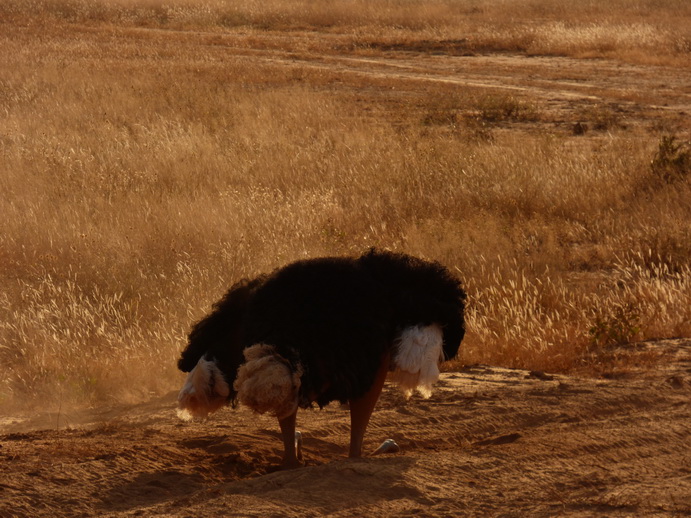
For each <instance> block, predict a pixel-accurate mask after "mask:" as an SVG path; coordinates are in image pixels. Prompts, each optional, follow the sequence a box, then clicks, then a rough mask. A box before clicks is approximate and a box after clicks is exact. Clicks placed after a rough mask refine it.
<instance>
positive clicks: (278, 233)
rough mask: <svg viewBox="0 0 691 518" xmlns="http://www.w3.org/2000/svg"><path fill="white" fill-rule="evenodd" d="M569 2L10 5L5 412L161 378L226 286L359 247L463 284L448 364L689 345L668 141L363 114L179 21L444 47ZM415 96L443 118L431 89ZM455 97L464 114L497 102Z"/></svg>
mask: <svg viewBox="0 0 691 518" xmlns="http://www.w3.org/2000/svg"><path fill="white" fill-rule="evenodd" d="M630 4H631V3H630V2H627V5H630ZM608 5H609V6H612V7H602V6H601V5H600V3H598V4H592V5H591V6H590V9H591V10H590V11H587V10H586V11H587V12H590V13H591V14H590V15H585V14H582V13H581V14H580V15H579V16H580V17H581V18H580V19H586V18H587V19H588V20H589V21H588V23H596V22H594V21H593V20H596V19H600V14H599V13H600V11H601V10H602V9H612V10H613V11H612V14H611V19H610V21H609V22H608V23H613V22H612V20H618V19H620V18H619V17H617V16H615V14H614V12H615V11H614V7H613V6H616V5H619V6H621V5H623V4H622V3H617V2H613V3H610V4H608ZM635 5H636V6H638V9H639V10H641V12H645V13H649V16H647V15H646V16H644V18H646V19H649V20H659V19H662V18H665V17H666V16H670V17H671V15H670V12H671V10H672V9H673V8H674V7H678V8H679V9H680V10H681V11H682V12H684V13H685V12H687V11H688V7H684V6H686V3H685V2H678V3H675V2H672V1H668V2H657V3H655V2H643V1H641V2H637V3H635ZM656 5H660V6H662V7H660V8H659V9H658V8H657V7H656ZM423 7H424V8H423ZM502 9H504V10H502ZM573 9H574V8H573V7H571V6H570V4H568V3H566V2H557V1H548V0H543V1H542V2H530V3H528V2H500V3H498V4H496V3H492V5H491V6H489V5H486V4H484V3H481V2H465V3H464V2H454V3H450V2H446V3H444V2H439V3H434V2H432V3H428V2H423V3H421V2H383V1H382V2H378V1H374V2H359V1H355V2H340V3H339V2H335V3H331V2H329V3H321V2H305V3H300V2H297V3H294V2H290V3H289V2H268V3H261V4H260V3H243V4H242V6H239V5H237V4H235V3H231V2H222V1H219V0H216V1H211V2H206V3H203V4H200V3H196V2H170V3H166V4H162V3H157V2H144V1H142V2H137V1H134V0H133V1H131V2H126V1H124V0H123V1H110V2H107V1H103V2H83V1H78V0H50V1H49V0H46V1H41V0H39V1H36V2H31V1H29V0H10V1H8V2H5V3H3V6H2V7H0V13H2V16H3V20H4V21H3V26H4V27H5V28H6V29H8V31H7V32H4V31H0V33H2V34H4V35H0V48H2V49H3V50H4V52H3V53H1V54H2V57H0V68H1V69H2V70H3V72H2V75H1V76H0V81H1V85H0V86H1V89H0V114H2V115H1V116H0V149H2V153H1V154H0V191H1V192H2V196H0V213H1V214H2V215H3V217H2V218H0V264H2V268H1V269H0V283H1V284H2V290H1V291H0V363H1V364H2V365H3V366H4V368H3V369H2V370H0V407H4V408H10V407H11V406H12V405H15V404H19V403H26V402H30V403H32V404H36V405H54V404H58V403H59V402H64V403H65V404H66V403H68V402H81V403H95V402H102V401H115V400H118V401H123V400H138V399H141V398H144V397H148V396H150V395H152V394H160V393H163V392H165V391H168V390H171V389H172V388H174V387H175V386H176V383H177V382H178V381H179V376H180V374H179V373H177V372H176V371H175V359H176V355H177V353H178V351H179V350H180V349H181V348H182V347H183V346H184V340H185V335H186V332H187V330H188V329H189V326H190V324H191V323H192V321H193V320H194V319H196V318H199V317H200V316H202V315H203V314H204V313H205V312H206V311H207V310H208V308H209V305H210V303H211V302H213V301H214V300H216V299H217V298H218V297H219V296H220V295H221V294H222V293H223V292H224V291H225V289H226V288H227V287H228V286H229V285H230V284H231V283H232V282H234V281H235V280H237V279H238V278H240V277H242V276H247V275H253V274H256V273H258V272H261V271H266V270H270V269H271V268H274V267H277V266H279V265H281V264H284V263H285V262H287V261H291V260H294V259H298V258H303V257H312V256H318V255H324V254H357V253H360V252H362V251H363V250H365V249H366V248H367V247H370V246H378V247H385V248H391V249H395V250H401V251H406V252H409V253H412V254H417V255H420V256H423V257H427V258H431V259H437V260H440V261H442V262H443V263H444V264H446V265H447V266H448V267H449V268H451V269H453V270H454V271H457V272H458V274H459V275H460V276H461V277H463V278H464V279H465V281H466V284H467V289H468V292H469V295H470V304H469V308H468V310H469V311H468V328H469V333H468V336H467V339H466V341H465V342H464V347H463V352H462V356H461V361H462V362H477V361H482V362H487V363H500V364H502V365H507V366H515V367H529V368H533V369H545V370H562V371H567V370H569V369H572V368H574V367H577V366H579V365H581V363H582V362H584V361H587V358H588V357H589V356H588V354H589V353H590V352H593V351H597V350H599V349H601V348H603V347H606V346H608V345H610V344H611V343H615V342H622V341H629V340H638V339H645V338H650V337H660V336H679V335H686V336H688V335H689V333H691V320H690V319H691V284H690V283H691V271H689V257H691V235H690V234H691V231H690V229H689V223H688V222H689V221H690V220H691V218H690V216H691V192H690V188H689V180H688V171H687V170H686V169H685V167H686V166H685V165H683V161H682V166H681V169H680V168H679V166H677V165H674V164H676V162H674V160H673V157H671V158H670V157H668V159H667V162H668V165H669V166H670V167H673V168H675V167H676V168H677V172H678V173H679V174H678V175H677V176H674V178H673V180H670V179H669V178H668V177H667V176H664V175H661V174H659V173H658V172H657V170H656V169H655V168H653V167H651V161H653V159H654V158H655V157H656V156H659V154H660V136H659V135H657V134H654V133H653V134H650V135H642V134H640V133H627V132H623V131H622V132H612V133H611V134H610V135H609V136H608V137H606V138H602V139H599V140H593V141H588V142H589V143H584V142H579V145H574V142H573V141H572V140H573V139H568V138H556V137H555V136H553V135H550V134H547V133H545V134H540V133H537V134H536V133H525V132H521V131H509V132H500V133H497V134H496V135H494V137H493V138H491V139H490V138H485V135H484V133H483V132H484V130H483V129H482V128H481V127H480V126H478V125H477V124H476V123H474V122H473V120H470V119H468V120H467V121H465V122H464V121H461V123H460V128H458V129H457V130H456V131H453V132H449V131H437V129H438V128H437V126H436V125H435V124H436V123H435V122H434V120H430V119H429V117H427V116H425V113H420V114H417V113H408V112H405V113H396V114H394V115H395V117H394V116H392V117H390V118H387V117H386V115H387V113H388V112H386V111H385V110H382V111H378V112H376V113H377V116H376V117H372V116H370V115H368V113H369V112H367V111H365V110H364V109H363V104H362V102H361V100H360V99H358V97H357V96H349V95H344V94H343V93H341V92H340V91H338V90H330V89H327V88H324V87H323V86H322V85H321V83H320V82H319V81H320V80H319V79H318V78H316V77H315V76H312V75H310V73H309V72H301V73H300V74H299V78H298V79H299V80H297V79H296V72H295V71H294V70H288V69H276V68H271V67H269V66H268V65H258V64H256V63H252V62H251V61H248V62H243V61H238V60H234V61H227V60H225V59H224V56H223V55H222V54H218V53H217V52H216V51H215V50H214V48H213V47H212V46H209V45H194V44H190V40H189V39H183V37H184V38H188V37H190V36H191V37H192V41H193V42H194V33H193V32H190V31H188V29H190V28H194V29H199V28H214V29H215V30H224V29H223V28H224V27H228V26H229V25H233V26H234V25H247V26H250V27H252V28H253V30H256V31H260V30H276V31H279V30H284V29H285V28H286V27H289V28H290V27H297V26H300V25H301V24H307V25H309V26H312V27H314V26H318V27H322V28H323V30H329V31H335V30H342V31H344V32H347V31H357V30H359V29H362V30H363V31H364V30H366V31H370V32H369V33H370V34H375V32H376V31H379V33H378V34H379V35H378V36H377V37H378V38H380V39H381V38H383V39H386V38H390V39H393V38H394V37H395V34H398V33H399V32H400V31H417V33H416V34H418V36H420V37H422V36H424V35H426V34H428V33H430V34H432V33H435V31H436V32H437V33H439V34H441V35H442V36H443V37H446V36H448V35H449V34H450V33H449V34H447V33H446V32H445V31H452V28H449V27H450V26H451V23H447V21H448V16H449V13H452V14H453V13H456V14H455V16H457V17H465V16H466V15H468V16H470V17H471V19H474V20H479V19H482V20H485V22H486V23H487V24H488V25H487V26H490V25H492V24H494V25H492V26H493V27H496V28H497V29H496V31H498V32H495V33H493V34H501V31H500V29H499V28H500V27H501V23H499V21H498V20H507V18H499V17H500V16H509V14H507V13H523V12H525V13H528V12H536V13H538V14H539V13H542V14H540V16H543V18H544V19H545V20H547V22H545V25H543V26H542V28H543V29H544V30H548V27H549V26H550V23H552V21H550V20H553V23H554V24H559V23H564V22H563V21H562V20H561V18H562V17H565V16H566V15H568V14H569V13H572V12H573ZM418 10H419V11H420V12H417V11H418ZM303 11H305V12H306V14H305V13H303ZM238 13H239V14H238ZM565 13H566V14H565ZM659 13H663V14H660V15H659V16H658V14H659ZM665 13H666V14H665ZM231 15H232V16H231ZM588 16H590V17H589V18H588ZM627 16H628V15H627ZM228 17H230V18H228ZM483 17H484V18H483ZM492 17H497V20H494V18H492ZM231 18H232V20H235V21H234V22H233V21H231ZM317 18H319V19H321V20H322V21H316V19H317ZM327 18H329V19H330V20H331V21H328V22H327V21H326V19H327ZM665 19H666V18H665ZM56 20H57V21H56ZM243 20H244V21H243ZM404 20H408V22H407V23H405V22H404ZM414 20H417V22H416V23H417V25H415V24H414V23H413V21H414ZM444 20H446V21H444ZM493 20H494V21H493ZM58 22H59V23H63V22H67V23H68V24H69V25H63V26H60V25H59V23H58ZM56 23H58V25H55V24H56ZM506 23H508V21H507V22H506ZM570 23H571V22H570ZM651 23H653V22H651ZM654 23H657V22H654ZM75 24H76V25H75ZM79 24H87V25H89V24H90V28H89V27H86V28H85V27H84V26H83V25H79ZM109 25H110V26H115V25H117V26H119V27H122V26H146V27H165V28H167V27H177V28H178V29H180V30H182V31H183V32H184V33H185V34H184V35H183V36H181V39H179V40H178V39H175V38H174V37H173V38H172V39H166V40H165V44H162V43H161V42H160V41H156V42H154V41H153V40H152V41H148V40H147V36H146V34H145V33H144V34H139V33H137V34H134V33H133V35H130V37H125V36H122V35H121V36H112V35H109V34H110V33H109V32H108V31H107V30H101V29H103V27H107V26H109ZM477 27H480V25H477ZM519 27H520V24H519ZM97 29H98V30H97ZM453 30H455V29H453ZM477 34H480V32H478V33H477ZM424 37H427V36H424ZM499 39H501V38H499ZM541 41H542V40H541ZM545 41H546V40H545ZM656 49H657V47H656ZM574 52H575V51H574ZM579 52H580V51H579ZM646 52H650V53H651V54H653V53H655V52H657V50H654V51H653V50H646ZM667 52H668V55H669V56H673V55H674V53H673V52H672V51H669V50H668V51H667ZM674 52H677V51H674ZM419 95H420V96H421V101H420V102H421V106H423V107H424V106H429V107H430V110H438V100H437V98H438V93H436V92H433V91H430V92H427V93H425V92H421V93H420V94H419ZM465 100H466V101H467V102H468V103H471V105H472V106H471V111H475V112H476V111H478V110H479V111H482V110H483V109H484V108H483V107H485V106H486V104H483V103H486V99H484V98H476V97H473V96H472V95H469V96H468V97H467V98H466V99H465ZM502 102H504V103H506V102H507V101H506V100H503V101H502ZM472 103H476V104H474V105H473V104H472ZM535 109H539V108H535ZM427 113H428V114H429V111H428V112H427ZM435 113H437V112H435ZM493 113H494V112H493ZM531 113H532V112H531ZM389 115H391V114H390V113H389ZM494 116H496V115H494ZM531 117H533V115H531ZM677 151H678V153H683V152H684V150H683V149H681V150H677ZM667 162H666V163H667Z"/></svg>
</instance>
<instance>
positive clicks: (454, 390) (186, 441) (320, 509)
mask: <svg viewBox="0 0 691 518" xmlns="http://www.w3.org/2000/svg"><path fill="white" fill-rule="evenodd" d="M616 354H617V356H618V357H619V359H620V360H622V361H620V362H619V364H620V365H626V367H625V368H620V369H618V370H615V371H613V372H612V373H611V376H610V378H609V379H589V378H585V377H583V378H579V377H568V376H563V375H549V374H545V373H539V372H538V373H535V372H533V373H531V372H527V371H521V370H509V369H500V368H494V367H488V366H482V365H478V366H473V367H469V368H467V369H465V370H463V371H462V372H454V373H445V374H444V375H443V379H442V381H441V382H440V383H439V386H438V388H437V390H436V391H435V393H434V395H433V396H432V398H430V399H428V400H423V399H420V398H416V397H413V398H412V399H410V400H405V399H404V398H403V397H402V396H401V394H400V393H399V392H398V391H397V389H395V388H394V387H393V386H387V387H386V388H385V392H384V394H383V396H382V398H381V400H380V401H379V404H378V407H377V410H376V411H375V414H374V416H373V418H372V422H371V424H370V427H369V430H368V434H367V436H366V445H365V447H366V450H367V451H373V450H374V449H375V448H376V447H377V446H378V445H379V444H380V443H381V442H382V441H383V440H384V439H387V438H393V439H395V440H396V441H397V442H398V444H399V445H400V446H401V450H400V452H398V453H394V454H385V455H380V456H375V457H372V456H368V457H366V458H363V459H360V460H351V459H346V458H345V457H344V456H345V452H346V450H347V441H348V430H349V427H348V411H347V409H345V408H342V407H340V406H337V405H336V406H334V405H331V406H329V407H327V408H325V409H324V410H312V411H309V410H308V411H302V412H301V413H300V414H299V415H298V425H299V429H300V430H301V431H302V433H303V436H304V453H305V458H306V461H307V466H306V467H305V468H301V469H297V470H292V471H283V472H281V471H278V472H276V471H273V466H275V465H276V464H277V463H278V461H279V456H280V441H279V436H278V426H277V423H276V422H275V421H274V420H273V419H272V418H269V417H263V416H257V415H255V414H252V413H251V412H250V411H248V410H246V409H237V410H231V409H228V410H223V411H221V412H219V413H217V414H216V415H215V416H212V418H210V419H209V420H208V421H206V422H193V423H185V422H181V421H179V420H178V419H177V417H176V413H175V410H174V407H175V394H173V393H171V394H169V395H167V396H166V397H164V398H161V399H158V400H155V401H150V402H148V403H146V404H142V405H138V406H130V407H119V408H110V409H103V408H101V409H95V410H92V411H91V412H86V411H84V412H67V413H65V412H61V414H60V415H57V414H45V415H42V416H34V417H33V418H31V419H27V418H21V417H17V418H14V419H4V420H3V421H2V425H1V426H0V433H2V434H3V435H0V516H3V517H9V516H86V515H99V516H222V515H226V516H231V515H232V516H295V517H297V516H323V515H334V516H412V515H418V516H459V515H482V516H527V515H530V516H555V515H559V516H563V515H568V516H593V515H607V516H642V515H645V516H682V515H688V513H691V407H690V403H691V397H690V396H691V340H689V339H685V340H665V341H660V342H654V343H644V344H638V345H635V346H630V347H628V348H624V349H620V350H617V351H616ZM637 358H645V362H644V366H642V367H641V368H638V367H637V366H636V365H637V361H638V360H637ZM651 358H655V365H654V366H653V367H652V368H651Z"/></svg>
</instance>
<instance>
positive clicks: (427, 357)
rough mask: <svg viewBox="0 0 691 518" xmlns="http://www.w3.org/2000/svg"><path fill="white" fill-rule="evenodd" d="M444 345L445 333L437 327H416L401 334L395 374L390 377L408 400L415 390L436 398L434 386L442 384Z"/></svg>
mask: <svg viewBox="0 0 691 518" xmlns="http://www.w3.org/2000/svg"><path fill="white" fill-rule="evenodd" d="M443 344H444V338H443V333H442V330H441V328H440V327H439V326H438V325H436V324H432V325H429V326H413V327H409V328H406V329H404V330H403V331H402V332H401V335H400V337H399V338H398V340H397V349H396V353H395V354H394V357H393V367H394V371H393V372H392V373H391V374H390V375H389V377H390V378H391V379H392V380H393V381H395V382H396V383H397V384H398V386H399V387H400V388H401V389H402V390H403V392H404V393H405V394H406V396H410V395H411V394H412V393H413V391H415V390H417V391H418V392H420V394H421V395H422V396H423V397H425V398H428V397H430V396H431V395H432V385H434V383H436V382H437V381H438V380H439V362H440V361H441V360H442V359H443V354H444V352H443V349H442V346H443Z"/></svg>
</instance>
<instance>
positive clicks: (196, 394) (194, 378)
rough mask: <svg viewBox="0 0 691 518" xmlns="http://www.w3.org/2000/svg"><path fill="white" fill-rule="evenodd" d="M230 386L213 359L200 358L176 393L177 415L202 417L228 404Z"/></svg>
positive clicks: (186, 418) (186, 417)
mask: <svg viewBox="0 0 691 518" xmlns="http://www.w3.org/2000/svg"><path fill="white" fill-rule="evenodd" d="M229 395H230V386H229V385H228V383H227V382H226V380H225V378H224V377H223V373H222V372H221V370H220V369H219V368H218V366H217V365H216V363H215V362H214V361H213V360H205V359H204V358H203V357H202V358H200V360H199V362H197V365H195V367H194V369H192V370H191V371H190V373H189V374H188V375H187V379H186V380H185V384H184V385H183V387H182V389H181V390H180V393H179V394H178V416H180V418H182V419H185V420H189V419H191V418H192V417H200V418H204V417H206V416H207V415H209V414H210V413H211V412H215V411H216V410H218V409H219V408H222V407H223V406H225V405H226V404H228V396H229Z"/></svg>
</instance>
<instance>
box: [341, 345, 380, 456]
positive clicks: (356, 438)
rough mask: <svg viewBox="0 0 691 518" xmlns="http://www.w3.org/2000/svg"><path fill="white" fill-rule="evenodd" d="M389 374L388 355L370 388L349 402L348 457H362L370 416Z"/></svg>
mask: <svg viewBox="0 0 691 518" xmlns="http://www.w3.org/2000/svg"><path fill="white" fill-rule="evenodd" d="M388 372H389V354H388V353H387V354H385V355H384V356H383V357H382V361H381V366H380V367H379V370H378V371H377V374H376V375H375V378H374V382H373V383H372V387H371V388H370V389H369V391H367V393H366V394H365V395H364V396H362V397H361V398H358V399H352V400H350V453H349V457H360V456H362V440H363V438H364V436H365V430H366V429H367V424H368V423H369V419H370V416H371V415H372V411H373V410H374V406H375V405H376V404H377V400H378V399H379V395H380V394H381V391H382V388H383V387H384V381H386V375H387V373H388Z"/></svg>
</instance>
